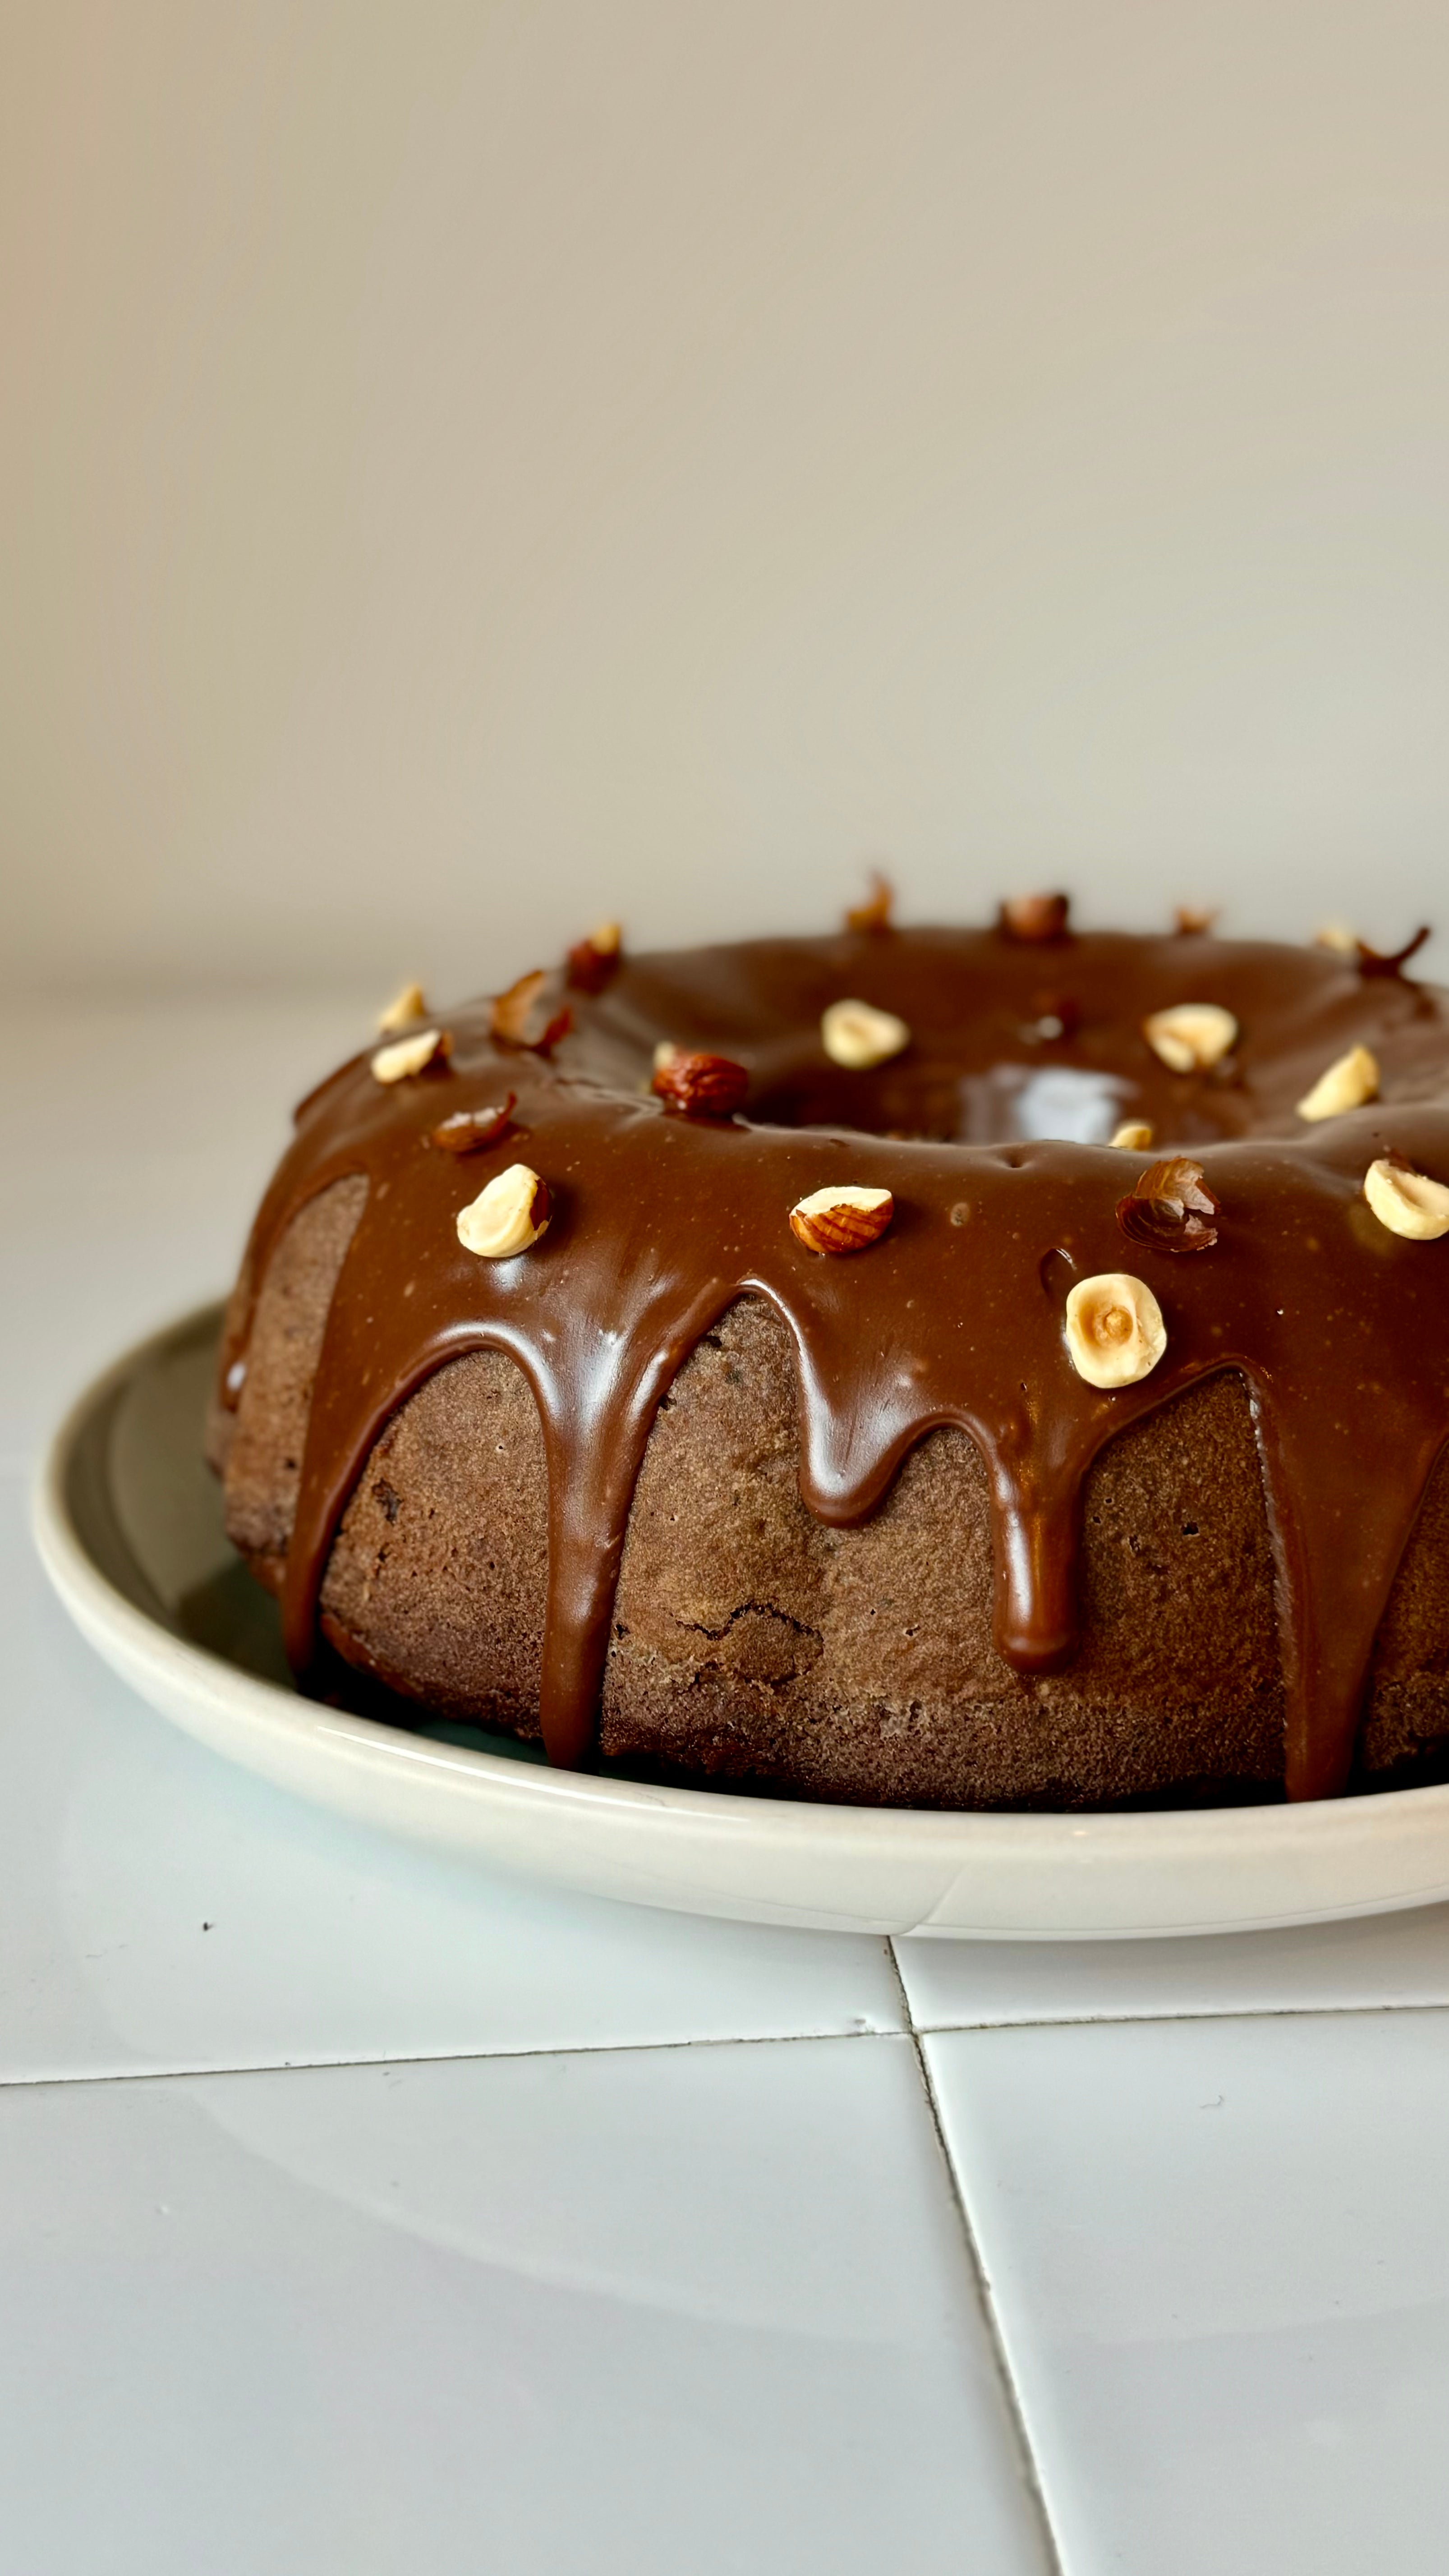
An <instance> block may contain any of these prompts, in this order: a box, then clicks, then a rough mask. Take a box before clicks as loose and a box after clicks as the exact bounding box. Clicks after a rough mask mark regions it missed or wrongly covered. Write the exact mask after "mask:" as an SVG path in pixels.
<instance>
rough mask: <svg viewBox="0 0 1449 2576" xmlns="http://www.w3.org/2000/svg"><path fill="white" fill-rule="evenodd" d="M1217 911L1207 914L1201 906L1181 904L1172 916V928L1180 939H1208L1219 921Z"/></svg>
mask: <svg viewBox="0 0 1449 2576" xmlns="http://www.w3.org/2000/svg"><path fill="white" fill-rule="evenodd" d="M1217 917H1218V916H1217V913H1216V911H1212V912H1206V911H1204V910H1203V908H1202V906H1201V905H1200V904H1196V903H1180V904H1178V905H1177V906H1176V908H1175V909H1174V912H1173V916H1172V926H1173V929H1174V930H1175V931H1176V933H1177V935H1178V938H1179V939H1206V937H1207V935H1208V932H1209V931H1210V930H1211V928H1212V926H1213V923H1214V922H1215V921H1216V919H1217Z"/></svg>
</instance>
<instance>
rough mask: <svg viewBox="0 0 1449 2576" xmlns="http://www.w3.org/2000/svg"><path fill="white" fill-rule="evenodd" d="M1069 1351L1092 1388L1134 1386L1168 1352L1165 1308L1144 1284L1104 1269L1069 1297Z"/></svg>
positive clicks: (1122, 1272) (1082, 1281) (1079, 1283)
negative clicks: (1164, 1319) (1164, 1318)
mask: <svg viewBox="0 0 1449 2576" xmlns="http://www.w3.org/2000/svg"><path fill="white" fill-rule="evenodd" d="M1066 1334H1067V1352H1068V1355H1069V1357H1070V1359H1071V1363H1072V1366H1073V1368H1074V1369H1075V1370H1076V1372H1077V1375H1078V1377H1084V1378H1085V1379H1086V1381H1087V1384H1088V1385H1089V1386H1101V1387H1115V1386H1135V1385H1136V1383H1137V1380H1138V1379H1139V1378H1143V1377H1150V1376H1151V1374H1152V1371H1153V1370H1154V1369H1155V1368H1156V1366H1157V1363H1158V1361H1159V1360H1160V1359H1161V1357H1162V1354H1163V1352H1164V1351H1165V1350H1166V1348H1167V1326H1166V1325H1165V1324H1164V1322H1163V1320H1162V1308H1161V1307H1160V1306H1159V1305H1158V1302H1157V1299H1156V1298H1155V1297H1154V1296H1153V1294H1152V1291H1151V1289H1150V1288H1149V1287H1148V1286H1147V1283H1146V1281H1145V1280H1142V1279H1134V1278H1133V1277H1132V1275H1131V1273H1130V1271H1126V1270H1102V1271H1099V1272H1098V1273H1097V1275H1096V1277H1095V1278H1092V1279H1079V1280H1078V1281H1077V1284H1076V1286H1075V1288H1073V1289H1071V1290H1070V1291H1069V1293H1068V1296H1067V1320H1066Z"/></svg>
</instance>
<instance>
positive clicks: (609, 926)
mask: <svg viewBox="0 0 1449 2576" xmlns="http://www.w3.org/2000/svg"><path fill="white" fill-rule="evenodd" d="M621 942H622V933H621V931H620V929H619V925H618V923H617V921H601V922H600V923H599V925H598V927H597V929H594V930H591V931H590V932H589V935H588V938H587V939H581V940H580V941H579V942H578V945H577V946H576V947H574V948H571V949H570V950H569V954H568V967H567V980H568V982H569V983H570V984H571V985H572V986H573V989H574V991H575V992H576V993H602V991H603V989H604V986H605V985H606V984H607V983H608V982H609V981H610V979H611V977H613V976H615V975H617V974H618V971H619V950H620V946H621Z"/></svg>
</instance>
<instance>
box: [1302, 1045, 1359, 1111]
mask: <svg viewBox="0 0 1449 2576" xmlns="http://www.w3.org/2000/svg"><path fill="white" fill-rule="evenodd" d="M1378 1096H1379V1068H1378V1059H1377V1057H1376V1056H1373V1055H1371V1054H1370V1053H1369V1050H1368V1048H1367V1047H1366V1046H1353V1047H1350V1048H1349V1050H1348V1053H1347V1055H1341V1056H1337V1057H1335V1059H1334V1061H1333V1063H1332V1064H1331V1065H1330V1066H1329V1068H1328V1070H1327V1072H1326V1073H1321V1074H1320V1075H1319V1077H1318V1080H1317V1081H1316V1082H1315V1084H1314V1086H1313V1089H1312V1090H1311V1091H1310V1092H1309V1093H1308V1094H1307V1096H1306V1097H1305V1098H1304V1099H1302V1100H1300V1101H1299V1103H1298V1115H1299V1117H1300V1118H1340V1117H1342V1115H1343V1112H1344V1111H1345V1110H1346V1109H1362V1107H1363V1105H1364V1103H1365V1101H1366V1100H1377V1098H1378Z"/></svg>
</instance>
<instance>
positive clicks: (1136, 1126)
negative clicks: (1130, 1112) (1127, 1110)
mask: <svg viewBox="0 0 1449 2576" xmlns="http://www.w3.org/2000/svg"><path fill="white" fill-rule="evenodd" d="M1151 1142H1152V1129H1151V1127H1150V1125H1149V1124H1148V1121H1147V1120H1146V1119H1145V1118H1124V1119H1123V1121H1122V1124H1121V1126H1120V1127H1119V1128H1118V1129H1117V1131H1116V1134H1115V1135H1114V1136H1113V1138H1112V1143H1113V1145H1114V1147H1115V1148H1116V1149H1117V1150H1118V1151H1119V1152H1120V1153H1123V1154H1145V1153H1146V1151H1147V1148H1148V1146H1149V1145H1150V1144H1151Z"/></svg>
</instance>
